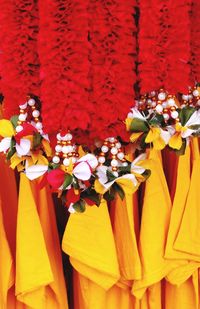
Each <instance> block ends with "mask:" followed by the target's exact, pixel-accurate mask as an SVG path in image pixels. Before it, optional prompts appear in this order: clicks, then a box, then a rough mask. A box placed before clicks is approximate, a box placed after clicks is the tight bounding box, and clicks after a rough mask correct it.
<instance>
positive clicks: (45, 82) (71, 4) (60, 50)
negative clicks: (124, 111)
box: [39, 0, 92, 132]
mask: <svg viewBox="0 0 200 309" xmlns="http://www.w3.org/2000/svg"><path fill="white" fill-rule="evenodd" d="M87 6H88V3H87V1H66V0H65V1H63V0H60V1H57V0H55V1H44V0H41V1H39V10H40V33H39V51H40V61H41V80H42V86H41V99H42V108H43V109H42V111H43V122H44V127H45V129H46V130H47V131H48V132H51V131H58V130H59V129H62V130H67V129H71V130H73V129H77V128H78V129H79V130H86V129H87V127H88V125H89V123H90V122H91V120H90V114H91V109H92V105H91V103H90V102H89V100H88V92H89V88H90V84H89V79H88V74H89V67H90V63H89V60H88V52H89V47H90V44H89V42H88V40H87V36H88V18H87Z"/></svg>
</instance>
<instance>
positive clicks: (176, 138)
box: [169, 123, 187, 150]
mask: <svg viewBox="0 0 200 309" xmlns="http://www.w3.org/2000/svg"><path fill="white" fill-rule="evenodd" d="M175 130H176V133H175V134H174V135H173V136H172V137H171V138H170V140H169V146H170V147H171V148H173V149H177V150H179V149H180V148H181V146H182V137H181V134H182V133H183V132H185V131H186V130H187V127H183V126H182V125H181V124H180V123H176V125H175Z"/></svg>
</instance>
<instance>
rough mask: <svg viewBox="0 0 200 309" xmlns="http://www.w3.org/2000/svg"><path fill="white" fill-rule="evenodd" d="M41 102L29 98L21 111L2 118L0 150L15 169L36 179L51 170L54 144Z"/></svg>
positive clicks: (0, 123)
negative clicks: (44, 124) (44, 126)
mask: <svg viewBox="0 0 200 309" xmlns="http://www.w3.org/2000/svg"><path fill="white" fill-rule="evenodd" d="M37 106H38V102H36V100H35V99H34V98H30V97H29V98H28V100H27V102H25V103H24V104H22V105H20V106H19V108H20V114H19V115H18V116H13V117H11V119H10V120H7V119H2V120H0V136H1V137H3V139H2V140H1V142H0V152H3V153H5V154H6V158H7V160H8V161H9V162H10V167H11V168H12V169H15V168H17V170H18V171H19V172H21V171H23V172H24V173H25V174H26V176H27V177H28V178H29V179H30V180H33V179H36V178H38V177H40V176H42V175H43V174H45V173H46V171H47V170H48V158H49V157H51V147H50V144H49V139H48V136H47V135H45V134H44V133H43V129H42V122H41V119H40V112H39V110H38V109H37Z"/></svg>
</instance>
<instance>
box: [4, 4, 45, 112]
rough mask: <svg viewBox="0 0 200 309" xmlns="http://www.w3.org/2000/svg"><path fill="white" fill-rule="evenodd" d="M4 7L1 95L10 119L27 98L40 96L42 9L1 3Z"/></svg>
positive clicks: (27, 5)
mask: <svg viewBox="0 0 200 309" xmlns="http://www.w3.org/2000/svg"><path fill="white" fill-rule="evenodd" d="M0 7H1V9H0V25H1V26H0V42H1V57H0V71H1V77H2V80H1V89H0V92H2V93H3V95H4V97H5V105H4V106H5V116H6V117H10V116H11V115H13V114H15V113H16V112H17V111H18V106H19V104H22V103H24V102H23V100H24V101H25V100H26V96H27V94H35V95H39V90H40V87H39V59H38V54H37V35H38V7H37V2H36V1H34V0H18V1H4V0H0Z"/></svg>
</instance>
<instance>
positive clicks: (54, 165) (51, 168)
mask: <svg viewBox="0 0 200 309" xmlns="http://www.w3.org/2000/svg"><path fill="white" fill-rule="evenodd" d="M59 166H60V164H59V163H51V162H50V163H49V167H48V171H49V172H50V171H52V170H56V169H57V168H59Z"/></svg>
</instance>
